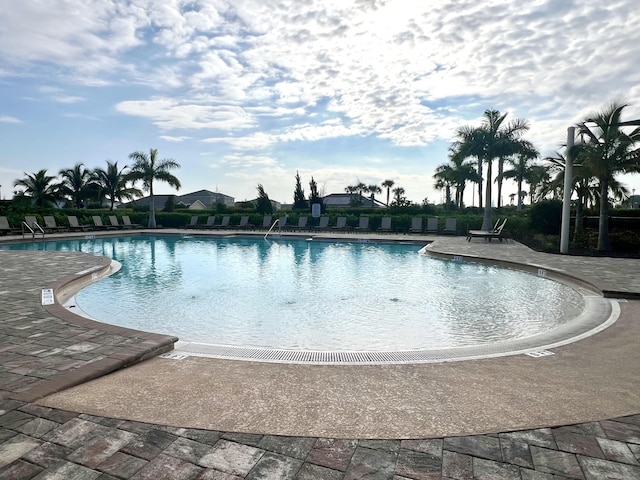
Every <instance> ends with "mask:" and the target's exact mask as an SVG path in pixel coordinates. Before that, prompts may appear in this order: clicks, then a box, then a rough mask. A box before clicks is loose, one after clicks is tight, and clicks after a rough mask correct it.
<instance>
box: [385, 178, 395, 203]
mask: <svg viewBox="0 0 640 480" xmlns="http://www.w3.org/2000/svg"><path fill="white" fill-rule="evenodd" d="M395 184H396V182H394V181H393V180H385V181H384V182H382V187H383V188H386V189H387V207H388V206H389V196H390V195H391V187H393V186H394V185H395Z"/></svg>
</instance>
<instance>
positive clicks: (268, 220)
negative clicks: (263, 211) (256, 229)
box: [261, 215, 273, 229]
mask: <svg viewBox="0 0 640 480" xmlns="http://www.w3.org/2000/svg"><path fill="white" fill-rule="evenodd" d="M272 218H273V217H272V216H271V215H265V216H264V218H263V219H262V227H261V228H264V229H269V228H271V223H272V222H271V219H272Z"/></svg>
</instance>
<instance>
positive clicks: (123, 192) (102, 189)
mask: <svg viewBox="0 0 640 480" xmlns="http://www.w3.org/2000/svg"><path fill="white" fill-rule="evenodd" d="M127 168H128V167H127V166H126V165H125V166H124V167H122V169H118V162H110V161H109V160H107V168H106V169H102V168H96V169H95V170H94V171H93V174H92V178H93V183H94V184H95V185H97V186H98V189H99V192H98V196H99V197H100V198H101V199H102V198H105V197H106V198H108V199H109V202H110V208H109V209H110V210H113V206H114V204H115V202H116V200H117V201H119V202H121V201H122V200H131V199H132V198H135V197H140V196H142V191H140V190H139V189H138V188H135V187H134V186H129V185H128V184H129V182H130V180H129V178H128V174H127V172H126V171H125V170H126V169H127Z"/></svg>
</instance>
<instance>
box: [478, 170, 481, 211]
mask: <svg viewBox="0 0 640 480" xmlns="http://www.w3.org/2000/svg"><path fill="white" fill-rule="evenodd" d="M478 175H479V176H480V180H479V181H478V207H479V208H482V160H481V159H478Z"/></svg>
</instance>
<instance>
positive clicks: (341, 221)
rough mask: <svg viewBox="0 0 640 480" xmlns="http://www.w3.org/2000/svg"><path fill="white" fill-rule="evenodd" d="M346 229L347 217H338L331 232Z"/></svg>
mask: <svg viewBox="0 0 640 480" xmlns="http://www.w3.org/2000/svg"><path fill="white" fill-rule="evenodd" d="M346 229H347V217H338V218H337V219H336V224H335V226H334V227H333V230H346Z"/></svg>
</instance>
